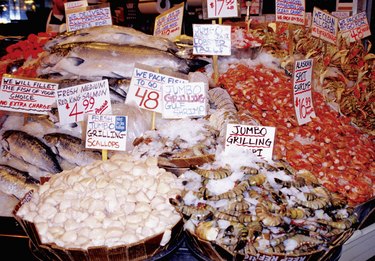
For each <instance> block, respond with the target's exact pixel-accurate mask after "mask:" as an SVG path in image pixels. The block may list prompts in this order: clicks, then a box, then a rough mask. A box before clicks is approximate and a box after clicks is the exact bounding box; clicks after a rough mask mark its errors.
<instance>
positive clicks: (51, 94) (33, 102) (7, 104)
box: [0, 74, 58, 114]
mask: <svg viewBox="0 0 375 261" xmlns="http://www.w3.org/2000/svg"><path fill="white" fill-rule="evenodd" d="M57 87H58V84H57V83H51V82H44V81H39V80H38V81H36V80H31V79H26V78H22V79H21V78H15V77H12V76H11V75H7V74H4V75H3V78H2V81H1V88H0V108H1V109H2V110H6V111H18V112H24V113H34V114H47V113H48V112H49V111H50V110H51V108H52V104H53V103H54V102H55V99H56V98H55V95H56V90H57Z"/></svg>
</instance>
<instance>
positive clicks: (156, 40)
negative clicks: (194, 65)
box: [44, 25, 178, 53]
mask: <svg viewBox="0 0 375 261" xmlns="http://www.w3.org/2000/svg"><path fill="white" fill-rule="evenodd" d="M87 42H98V43H110V44H118V45H139V46H146V47H150V48H155V49H159V50H162V51H171V52H173V53H175V52H177V51H178V47H177V45H176V44H175V43H174V42H172V41H170V40H168V39H166V38H163V37H159V36H153V35H148V34H145V33H143V32H141V31H138V30H135V29H134V28H131V27H123V26H117V25H106V26H96V27H90V28H85V29H81V30H77V31H73V32H65V33H62V34H59V35H57V36H56V37H55V38H53V39H51V40H50V41H49V42H47V43H46V44H45V45H44V48H45V49H46V50H52V49H54V48H56V47H59V46H62V45H64V44H70V43H87Z"/></svg>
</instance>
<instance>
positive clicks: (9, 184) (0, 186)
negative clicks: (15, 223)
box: [0, 165, 38, 199]
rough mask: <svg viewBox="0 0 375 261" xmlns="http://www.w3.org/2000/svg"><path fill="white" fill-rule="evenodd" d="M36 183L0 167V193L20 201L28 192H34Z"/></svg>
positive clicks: (2, 166)
mask: <svg viewBox="0 0 375 261" xmlns="http://www.w3.org/2000/svg"><path fill="white" fill-rule="evenodd" d="M37 184H38V181H37V180H35V179H34V178H32V177H31V176H29V175H28V173H27V172H23V171H19V170H17V169H15V168H12V167H10V166H7V165H0V191H2V192H3V193H5V194H7V195H13V196H15V197H16V198H18V199H21V198H22V197H23V196H24V195H25V194H26V193H27V192H29V191H30V190H36V189H37V187H38V185H37Z"/></svg>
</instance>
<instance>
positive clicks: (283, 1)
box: [275, 0, 305, 25]
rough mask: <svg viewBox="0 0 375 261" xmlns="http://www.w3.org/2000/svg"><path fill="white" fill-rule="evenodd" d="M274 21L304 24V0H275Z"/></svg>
mask: <svg viewBox="0 0 375 261" xmlns="http://www.w3.org/2000/svg"><path fill="white" fill-rule="evenodd" d="M275 5H276V7H275V12H276V21H277V22H285V23H291V24H299V25H304V24H305V0H276V3H275Z"/></svg>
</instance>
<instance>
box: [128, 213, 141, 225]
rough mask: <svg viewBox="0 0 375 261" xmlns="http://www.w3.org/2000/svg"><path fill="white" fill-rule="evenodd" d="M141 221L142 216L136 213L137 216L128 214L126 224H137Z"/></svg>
mask: <svg viewBox="0 0 375 261" xmlns="http://www.w3.org/2000/svg"><path fill="white" fill-rule="evenodd" d="M141 220H142V215H141V214H139V213H137V214H130V215H128V216H127V218H126V221H127V222H128V223H133V224H139V222H140V221H141Z"/></svg>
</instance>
